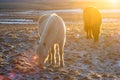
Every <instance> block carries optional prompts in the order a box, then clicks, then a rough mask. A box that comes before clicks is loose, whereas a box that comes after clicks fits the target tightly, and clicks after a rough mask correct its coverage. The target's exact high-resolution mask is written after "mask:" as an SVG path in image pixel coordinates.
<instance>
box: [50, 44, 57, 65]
mask: <svg viewBox="0 0 120 80" xmlns="http://www.w3.org/2000/svg"><path fill="white" fill-rule="evenodd" d="M51 55H52V65H55V64H56V45H54V46H52V47H51Z"/></svg>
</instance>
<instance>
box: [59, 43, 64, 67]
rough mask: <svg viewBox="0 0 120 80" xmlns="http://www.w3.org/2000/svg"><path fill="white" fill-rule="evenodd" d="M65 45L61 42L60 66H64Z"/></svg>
mask: <svg viewBox="0 0 120 80" xmlns="http://www.w3.org/2000/svg"><path fill="white" fill-rule="evenodd" d="M63 49H64V46H63V45H61V44H59V65H60V67H63V66H64V51H63Z"/></svg>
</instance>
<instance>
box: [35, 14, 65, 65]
mask: <svg viewBox="0 0 120 80" xmlns="http://www.w3.org/2000/svg"><path fill="white" fill-rule="evenodd" d="M38 26H39V34H40V35H41V37H40V40H39V43H38V46H37V50H36V53H37V55H38V56H39V65H40V67H43V65H44V63H45V60H46V58H47V56H48V55H49V58H48V60H49V62H51V63H52V64H55V63H56V60H55V59H56V55H55V51H56V48H55V46H56V45H57V46H58V48H59V49H58V55H59V57H58V58H59V59H58V60H59V65H60V66H61V67H63V66H64V51H63V49H64V45H65V41H66V27H65V24H64V21H63V20H62V18H61V17H59V16H58V15H56V14H48V15H43V16H42V17H41V18H40V19H39V25H38Z"/></svg>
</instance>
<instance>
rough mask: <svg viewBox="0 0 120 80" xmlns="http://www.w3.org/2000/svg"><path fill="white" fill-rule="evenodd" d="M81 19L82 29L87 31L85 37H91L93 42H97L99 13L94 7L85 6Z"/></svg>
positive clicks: (100, 18) (99, 22)
mask: <svg viewBox="0 0 120 80" xmlns="http://www.w3.org/2000/svg"><path fill="white" fill-rule="evenodd" d="M83 19H84V30H85V31H86V33H87V36H86V38H87V39H90V38H93V40H94V42H98V40H99V34H100V26H101V23H102V16H101V13H100V12H99V11H98V9H96V8H94V7H87V8H85V9H84V12H83Z"/></svg>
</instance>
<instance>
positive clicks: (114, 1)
mask: <svg viewBox="0 0 120 80" xmlns="http://www.w3.org/2000/svg"><path fill="white" fill-rule="evenodd" d="M108 1H109V2H111V3H117V2H118V0H108Z"/></svg>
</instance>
